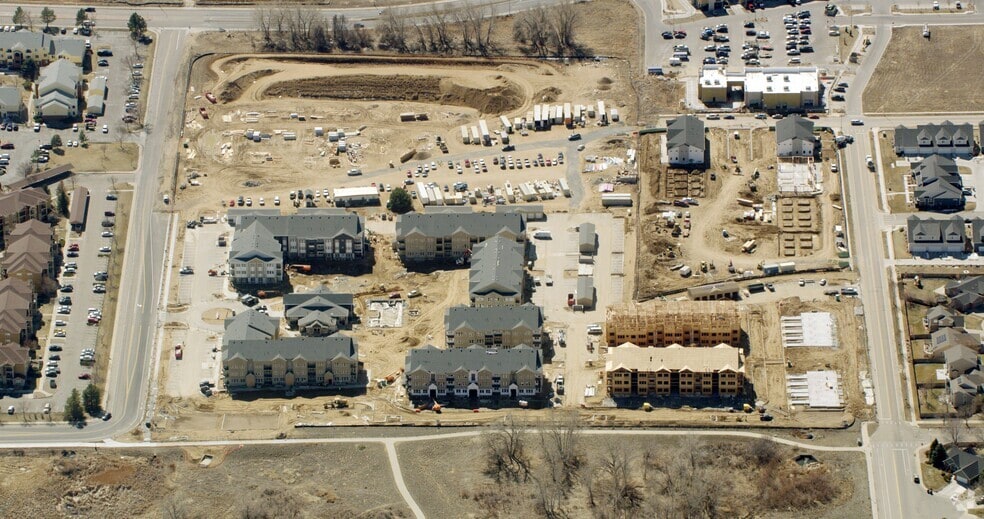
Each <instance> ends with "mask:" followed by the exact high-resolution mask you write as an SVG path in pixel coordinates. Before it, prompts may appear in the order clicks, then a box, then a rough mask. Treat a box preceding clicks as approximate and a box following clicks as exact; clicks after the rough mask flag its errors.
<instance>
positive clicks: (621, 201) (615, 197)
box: [601, 193, 632, 207]
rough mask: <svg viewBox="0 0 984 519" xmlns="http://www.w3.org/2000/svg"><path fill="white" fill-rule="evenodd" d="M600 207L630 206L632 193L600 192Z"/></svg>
mask: <svg viewBox="0 0 984 519" xmlns="http://www.w3.org/2000/svg"><path fill="white" fill-rule="evenodd" d="M601 205H602V207H618V206H621V207H631V206H632V195H631V194H630V193H602V195H601Z"/></svg>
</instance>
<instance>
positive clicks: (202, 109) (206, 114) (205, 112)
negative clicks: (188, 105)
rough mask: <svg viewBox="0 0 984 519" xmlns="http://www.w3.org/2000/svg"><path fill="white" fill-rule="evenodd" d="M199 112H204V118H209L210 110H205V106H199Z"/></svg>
mask: <svg viewBox="0 0 984 519" xmlns="http://www.w3.org/2000/svg"><path fill="white" fill-rule="evenodd" d="M198 113H200V114H202V119H208V111H206V110H205V107H204V106H202V107H199V108H198Z"/></svg>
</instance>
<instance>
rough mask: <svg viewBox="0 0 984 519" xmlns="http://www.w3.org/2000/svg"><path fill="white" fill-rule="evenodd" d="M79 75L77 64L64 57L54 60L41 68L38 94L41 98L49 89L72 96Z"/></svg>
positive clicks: (80, 70) (80, 71) (74, 92)
mask: <svg viewBox="0 0 984 519" xmlns="http://www.w3.org/2000/svg"><path fill="white" fill-rule="evenodd" d="M81 77H82V69H81V68H80V67H79V66H78V65H76V64H74V63H72V62H71V61H68V60H66V59H59V60H55V61H54V62H52V63H51V64H50V65H48V66H47V67H44V68H42V69H41V76H40V78H39V79H38V94H40V95H41V96H42V98H43V97H44V95H45V94H47V93H49V92H51V91H58V92H62V93H63V94H65V95H71V96H72V97H74V96H75V94H76V93H77V92H76V88H77V87H78V84H79V80H80V79H81Z"/></svg>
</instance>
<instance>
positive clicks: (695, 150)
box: [666, 115, 707, 166]
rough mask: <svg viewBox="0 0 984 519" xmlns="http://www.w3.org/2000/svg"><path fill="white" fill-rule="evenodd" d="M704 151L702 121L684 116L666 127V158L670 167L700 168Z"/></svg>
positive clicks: (704, 142)
mask: <svg viewBox="0 0 984 519" xmlns="http://www.w3.org/2000/svg"><path fill="white" fill-rule="evenodd" d="M706 149H707V139H706V138H705V136H704V121H701V120H700V119H698V118H696V117H694V116H692V115H684V116H680V117H677V118H676V119H673V120H672V121H670V123H669V124H668V125H666V156H667V160H668V161H669V163H670V165H673V166H702V165H703V164H704V152H705V150H706Z"/></svg>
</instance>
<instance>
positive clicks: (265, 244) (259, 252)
mask: <svg viewBox="0 0 984 519" xmlns="http://www.w3.org/2000/svg"><path fill="white" fill-rule="evenodd" d="M229 258H230V259H236V260H240V261H249V260H251V259H253V258H261V259H263V260H265V261H270V260H274V259H278V258H283V250H282V249H281V247H280V242H278V241H277V240H276V239H274V237H273V234H271V233H270V231H269V230H268V229H267V228H266V227H264V226H263V225H262V224H260V223H259V222H253V223H252V224H250V225H249V226H247V227H244V228H237V229H236V233H235V234H234V235H233V238H232V245H231V246H230V247H229Z"/></svg>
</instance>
